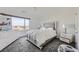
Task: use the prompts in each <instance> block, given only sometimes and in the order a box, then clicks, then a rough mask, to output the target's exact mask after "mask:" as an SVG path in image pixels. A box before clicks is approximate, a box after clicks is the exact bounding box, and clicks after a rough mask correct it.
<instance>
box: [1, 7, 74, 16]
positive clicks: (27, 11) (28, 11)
mask: <svg viewBox="0 0 79 59" xmlns="http://www.w3.org/2000/svg"><path fill="white" fill-rule="evenodd" d="M69 10H71V11H69ZM64 11H65V13H70V12H72V11H74V8H52V7H50V8H49V7H48V8H38V7H37V8H36V7H0V13H7V14H12V15H16V16H23V17H28V16H30V17H31V16H33V17H35V16H37V17H38V16H40V17H41V16H44V15H52V14H53V13H54V14H61V13H63V12H64Z"/></svg>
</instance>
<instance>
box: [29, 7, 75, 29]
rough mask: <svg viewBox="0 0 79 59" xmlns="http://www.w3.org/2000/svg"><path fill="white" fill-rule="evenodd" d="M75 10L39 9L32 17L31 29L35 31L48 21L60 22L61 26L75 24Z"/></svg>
mask: <svg viewBox="0 0 79 59" xmlns="http://www.w3.org/2000/svg"><path fill="white" fill-rule="evenodd" d="M74 11H75V8H52V7H51V8H38V9H37V11H36V12H35V14H33V15H31V19H32V20H31V22H30V28H31V29H34V28H36V27H38V26H39V24H41V23H43V22H46V21H51V22H53V21H56V20H57V21H59V22H60V23H61V24H74V13H75V12H74Z"/></svg>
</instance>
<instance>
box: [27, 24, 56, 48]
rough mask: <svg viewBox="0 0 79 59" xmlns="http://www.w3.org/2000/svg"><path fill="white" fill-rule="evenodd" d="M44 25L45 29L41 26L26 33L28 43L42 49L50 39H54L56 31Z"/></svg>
mask: <svg viewBox="0 0 79 59" xmlns="http://www.w3.org/2000/svg"><path fill="white" fill-rule="evenodd" d="M47 24H48V23H46V26H47V27H45V26H44V25H45V24H43V25H42V27H41V28H40V29H34V30H30V31H28V38H29V39H28V41H29V42H31V43H33V44H34V45H35V46H37V47H38V48H40V49H42V48H43V46H44V45H45V44H47V43H48V42H49V41H51V40H52V39H51V38H54V37H56V31H55V30H54V29H53V27H49V26H48V25H47Z"/></svg>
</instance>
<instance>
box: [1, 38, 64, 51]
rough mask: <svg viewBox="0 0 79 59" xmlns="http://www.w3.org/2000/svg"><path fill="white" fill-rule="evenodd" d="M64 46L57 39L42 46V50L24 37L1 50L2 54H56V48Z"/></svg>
mask: <svg viewBox="0 0 79 59" xmlns="http://www.w3.org/2000/svg"><path fill="white" fill-rule="evenodd" d="M61 44H66V43H64V42H62V41H60V40H59V39H57V38H54V39H53V40H52V41H51V42H50V43H48V44H47V45H45V46H44V48H43V49H42V50H40V49H39V48H37V47H36V46H34V45H33V44H31V43H30V42H28V41H27V38H26V37H22V38H19V39H18V40H16V41H15V42H14V43H12V44H11V45H9V46H8V47H6V48H5V49H3V50H2V52H57V49H58V46H59V45H61Z"/></svg>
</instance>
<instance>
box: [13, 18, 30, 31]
mask: <svg viewBox="0 0 79 59" xmlns="http://www.w3.org/2000/svg"><path fill="white" fill-rule="evenodd" d="M12 30H15V31H21V30H29V19H24V18H17V17H12Z"/></svg>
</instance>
